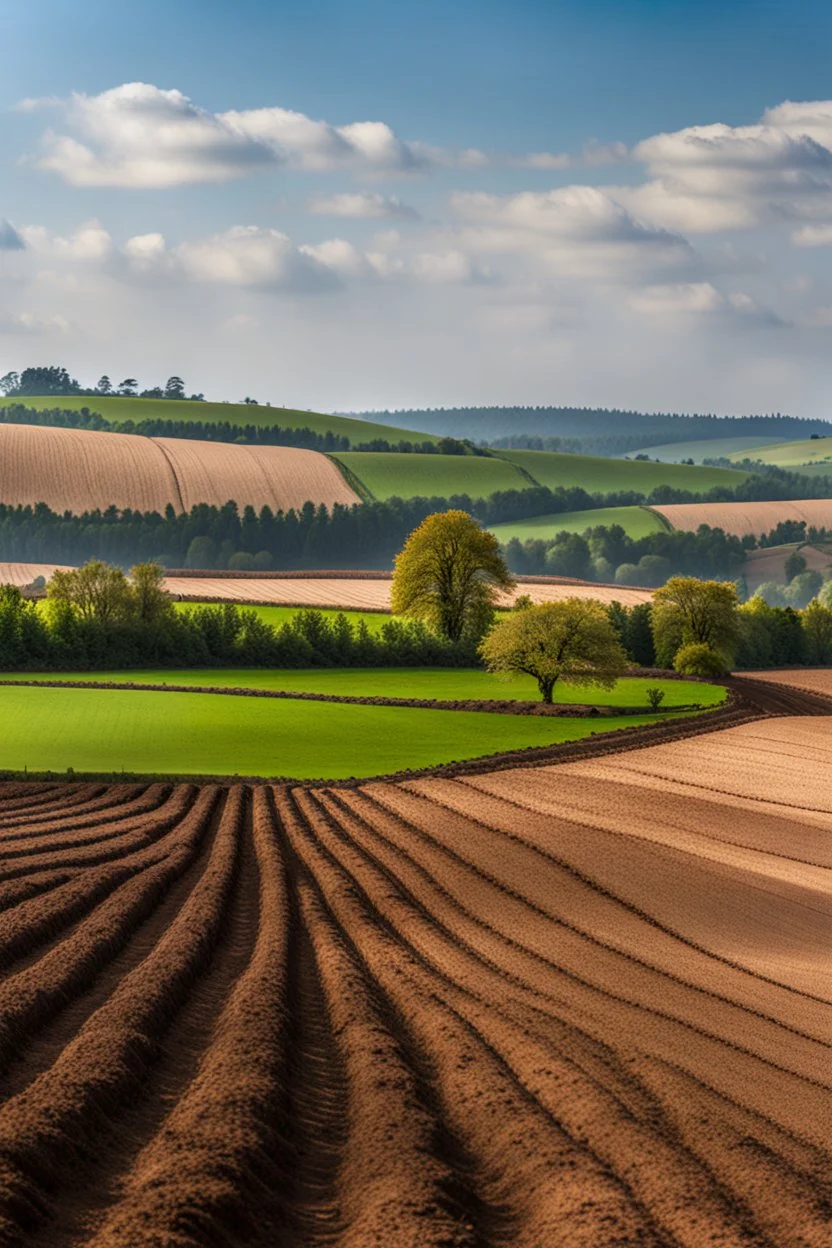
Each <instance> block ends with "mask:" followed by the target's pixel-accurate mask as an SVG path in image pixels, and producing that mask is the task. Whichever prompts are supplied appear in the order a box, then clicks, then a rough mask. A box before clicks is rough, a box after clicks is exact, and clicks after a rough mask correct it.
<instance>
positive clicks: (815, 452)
mask: <svg viewBox="0 0 832 1248" xmlns="http://www.w3.org/2000/svg"><path fill="white" fill-rule="evenodd" d="M730 458H731V459H736V460H739V459H742V458H743V455H742V453H741V452H735V453H734V454H733V455H731V457H730ZM748 458H749V459H756V460H759V461H760V462H761V463H763V464H776V465H777V467H778V468H798V467H801V466H804V465H810V464H811V465H814V464H819V465H828V467H829V472H830V474H832V437H828V438H801V439H800V440H797V441H794V442H774V443H770V444H769V445H767V446H762V447H760V448H759V449H758V450H756V451H755V452H754V453H753V454H749V456H748Z"/></svg>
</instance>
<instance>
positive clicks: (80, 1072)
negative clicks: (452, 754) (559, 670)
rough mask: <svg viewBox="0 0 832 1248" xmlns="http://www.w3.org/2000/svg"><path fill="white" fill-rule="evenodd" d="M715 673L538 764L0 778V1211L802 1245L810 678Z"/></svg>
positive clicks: (813, 1154) (497, 1244) (79, 1233)
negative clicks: (730, 678) (742, 695)
mask: <svg viewBox="0 0 832 1248" xmlns="http://www.w3.org/2000/svg"><path fill="white" fill-rule="evenodd" d="M792 675H794V674H792ZM741 683H743V681H742V680H741V679H740V680H738V681H737V685H738V686H739V685H740V684H741ZM744 687H745V688H746V689H747V691H748V698H749V701H750V702H752V703H753V702H754V701H755V699H756V700H757V703H758V705H757V707H756V709H754V708H748V709H746V710H745V711H744V712H741V711H738V710H737V709H735V710H733V711H732V712H730V714H731V715H733V716H734V718H733V720H732V719H726V718H724V717H723V718H721V719H720V720H718V721H717V722H719V723H722V724H726V723H727V724H732V723H733V725H734V726H728V727H724V728H723V729H722V730H721V731H711V732H709V733H705V734H703V733H702V732H701V731H700V732H699V733H698V734H697V735H692V734H686V735H685V734H683V735H680V737H679V739H678V740H676V741H671V742H665V743H662V744H655V745H649V746H647V747H642V748H631V749H629V750H627V751H625V752H621V751H620V750H618V751H616V752H609V753H608V754H606V756H595V757H591V756H589V755H586V756H580V755H579V756H578V758H577V761H572V762H569V761H563V762H561V765H559V766H557V767H555V766H552V765H551V764H549V765H540V766H537V767H535V768H533V769H529V768H528V767H514V768H511V767H507V768H504V769H502V770H499V771H491V772H481V773H480V774H476V775H475V774H471V775H462V774H457V775H447V776H442V775H436V776H432V777H427V778H424V779H413V778H410V779H407V780H404V781H402V782H399V783H392V782H373V783H361V784H357V785H355V786H354V787H346V786H343V785H331V786H322V787H316V788H310V787H305V786H303V787H298V786H285V785H278V786H275V785H258V786H249V785H242V784H237V785H232V786H229V787H223V786H218V785H214V786H206V787H203V788H197V787H196V786H194V785H179V786H172V785H166V786H165V785H156V786H146V787H144V786H137V785H128V784H121V785H118V786H113V787H112V788H110V789H103V788H102V786H100V785H99V786H92V785H81V784H79V783H74V784H72V785H67V786H65V788H64V789H61V788H60V787H59V786H56V785H54V784H52V785H46V784H42V785H41V784H39V785H31V786H29V787H28V788H27V787H26V786H25V785H23V784H17V783H15V784H9V785H6V786H0V904H3V902H4V897H5V895H4V894H3V893H2V890H3V889H10V890H14V889H18V890H21V891H20V895H19V896H18V897H17V899H16V900H15V898H14V896H13V895H11V894H9V896H8V897H5V908H4V909H3V910H2V911H0V966H2V968H3V976H4V977H3V979H2V980H0V1242H2V1244H3V1245H22V1244H27V1245H29V1244H30V1245H34V1246H35V1248H47V1246H48V1248H80V1246H81V1245H93V1246H94V1248H151V1246H156V1245H165V1246H166V1248H186V1246H187V1248H190V1246H194V1248H196V1246H197V1245H199V1246H206V1245H207V1246H214V1245H216V1246H217V1248H219V1246H221V1245H223V1246H229V1245H230V1246H232V1248H236V1246H237V1245H239V1246H241V1248H242V1246H243V1245H246V1246H251V1248H267V1246H269V1248H272V1246H274V1245H280V1248H316V1246H318V1245H320V1246H323V1245H334V1246H336V1248H555V1246H557V1245H568V1246H570V1248H625V1246H629V1245H642V1246H643V1248H645V1246H648V1248H660V1246H667V1248H679V1246H684V1248H700V1246H701V1248H704V1246H705V1245H709V1246H713V1245H721V1246H722V1248H734V1246H744V1248H828V1246H829V1245H830V1244H832V1182H831V1181H830V1177H829V1176H830V1172H832V1171H831V1170H830V1163H832V971H830V962H829V957H828V952H829V934H830V931H832V895H830V887H829V875H830V872H831V871H832V840H831V839H830V829H832V798H830V792H829V785H828V782H827V780H826V775H827V773H828V768H829V767H830V765H832V719H830V718H829V717H828V708H829V705H830V704H829V703H828V702H827V701H826V700H825V699H824V697H823V690H821V691H820V693H815V694H812V693H808V694H804V693H803V692H801V691H800V690H799V689H797V688H795V687H792V688H791V689H790V688H789V686H788V682H784V683H783V685H782V686H781V685H778V684H777V683H776V682H770V683H768V684H764V683H763V682H762V681H761V680H759V679H758V678H757V677H755V678H754V679H753V680H749V681H748V682H747V684H745V685H744ZM761 689H762V692H761V691H760V690H761ZM784 696H785V697H786V698H787V699H791V698H793V697H794V698H796V699H797V701H796V702H793V701H788V702H787V705H786V706H785V707H783V705H782V704H781V703H780V702H778V701H777V699H778V698H782V697H784ZM766 698H769V699H772V698H773V699H774V702H773V703H772V702H769V703H768V704H766ZM795 706H797V707H799V708H801V709H802V714H801V715H799V716H795V715H789V714H787V713H784V711H787V710H788V709H789V708H792V709H794V707H795ZM823 708H826V709H827V715H826V717H824V714H823V713H822V710H823ZM741 715H745V716H748V717H750V718H748V719H747V722H744V723H741V722H738V717H739V716H741ZM711 722H712V725H713V721H711ZM573 757H574V756H573ZM24 851H29V852H24ZM27 890H28V891H27Z"/></svg>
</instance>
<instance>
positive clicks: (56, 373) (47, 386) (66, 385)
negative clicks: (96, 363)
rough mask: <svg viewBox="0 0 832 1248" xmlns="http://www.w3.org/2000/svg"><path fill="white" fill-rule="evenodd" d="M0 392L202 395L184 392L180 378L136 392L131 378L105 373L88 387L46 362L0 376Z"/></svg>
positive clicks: (194, 397)
mask: <svg viewBox="0 0 832 1248" xmlns="http://www.w3.org/2000/svg"><path fill="white" fill-rule="evenodd" d="M0 393H2V394H5V395H13V396H15V397H17V396H20V397H25V398H29V397H32V398H34V397H36V396H37V397H39V398H43V397H44V396H47V397H48V396H52V395H55V396H59V395H87V394H89V395H100V396H101V397H102V398H108V397H112V396H117V397H119V398H124V399H135V398H140V399H192V400H194V401H196V402H202V401H203V400H204V398H205V395H204V394H187V393H186V391H185V383H184V381H183V380H182V378H181V377H178V376H176V375H174V376H173V377H168V379H167V381H166V382H165V384H164V386H152V387H151V388H150V389H149V390H142V391H139V383H138V381H137V380H136V378H135V377H125V378H124V379H123V380H122V381H119V382H115V383H114V382H112V381H111V380H110V378H109V377H108V376H107V374H106V373H105V374H104V375H103V376H102V377H101V378H100V379H99V381H98V384H97V385H96V386H94V387H93V388H92V389H89V388H85V387H84V386H82V385H81V383H80V382H79V381H77V380H76V378H75V377H72V376H70V374H69V372H68V371H67V370H66V369H65V368H61V367H60V366H59V365H55V364H49V365H46V366H45V367H40V368H24V369H23V371H22V372H20V373H17V372H14V371H12V372H9V373H5V374H4V375H3V376H2V377H0Z"/></svg>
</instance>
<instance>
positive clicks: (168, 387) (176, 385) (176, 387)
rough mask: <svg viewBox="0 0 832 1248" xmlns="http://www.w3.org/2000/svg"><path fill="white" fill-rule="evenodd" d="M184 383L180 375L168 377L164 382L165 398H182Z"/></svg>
mask: <svg viewBox="0 0 832 1248" xmlns="http://www.w3.org/2000/svg"><path fill="white" fill-rule="evenodd" d="M184 397H185V383H184V381H183V380H182V378H181V377H176V376H174V377H168V379H167V381H166V382H165V398H166V399H184Z"/></svg>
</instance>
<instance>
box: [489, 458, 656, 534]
mask: <svg viewBox="0 0 832 1248" xmlns="http://www.w3.org/2000/svg"><path fill="white" fill-rule="evenodd" d="M610 462H612V461H610ZM614 524H620V525H621V527H622V529H623V530H624V532H625V533H627V534H628V535H629V536H630V537H632V538H640V537H647V536H649V534H650V533H661V532H663V531H664V530H665V529H667V528H668V525H667V524H665V523H664V522H663V521H662V519H661V518H660V517H659V516H658V515H656V512H655V511H653V510H651V509H650V508H648V507H594V508H591V509H590V510H589V511H563V512H557V513H555V514H553V515H548V516H531V517H529V518H528V519H527V520H511V521H509V522H507V523H506V524H494V525H492V526H491V532H492V533H494V534H495V535H496V536H497V537H498V538H499V539H500V541H501V542H503V543H505V542H510V541H511V539H512V538H514V537H516V538H517V540H518V541H520V542H526V541H529V539H534V540H542V541H550V540H551V539H552V538H553V537H556V536H557V534H558V533H562V532H567V533H583V532H585V530H586V529H591V528H595V526H596V525H605V526H607V527H610V526H612V525H614Z"/></svg>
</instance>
